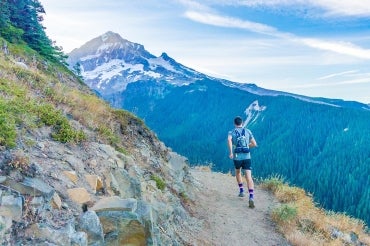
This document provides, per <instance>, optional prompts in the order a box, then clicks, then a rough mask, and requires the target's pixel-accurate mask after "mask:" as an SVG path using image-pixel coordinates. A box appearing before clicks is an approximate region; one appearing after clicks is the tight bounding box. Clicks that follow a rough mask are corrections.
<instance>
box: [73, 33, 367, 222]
mask: <svg viewBox="0 0 370 246" xmlns="http://www.w3.org/2000/svg"><path fill="white" fill-rule="evenodd" d="M68 62H69V64H70V65H71V68H72V67H74V68H75V69H76V68H77V67H78V68H79V69H78V70H77V71H80V73H81V76H82V77H83V78H84V81H85V82H86V84H88V85H89V87H90V88H92V89H93V90H95V91H96V92H97V93H98V94H99V95H100V96H101V97H102V98H104V99H105V100H107V101H108V102H109V103H110V104H112V105H113V106H114V107H117V108H124V109H126V110H129V111H131V112H133V113H135V114H137V115H138V116H139V117H141V118H142V119H144V120H145V122H146V124H147V125H148V126H149V127H150V128H151V129H152V130H153V131H154V132H156V133H157V135H158V137H159V138H160V139H161V140H163V141H164V142H165V143H166V145H168V146H170V147H171V148H173V150H175V151H176V152H178V153H180V154H182V155H184V156H186V157H187V158H188V159H189V162H190V163H191V164H192V165H196V164H205V163H209V164H210V165H212V166H213V169H215V170H220V171H224V172H228V171H230V170H231V171H233V164H232V162H231V161H230V160H229V159H228V154H227V148H226V136H227V132H228V131H229V130H230V129H231V128H232V127H233V123H232V120H233V118H234V117H235V116H236V115H241V116H243V117H244V118H246V119H248V121H249V124H248V127H249V128H250V129H251V130H252V132H253V134H254V135H255V138H256V140H257V143H258V145H259V147H258V148H257V149H254V150H253V152H252V156H253V157H252V158H253V167H254V169H253V170H254V175H255V176H259V177H267V176H269V175H279V176H283V177H285V178H286V179H287V180H288V181H289V182H291V183H293V184H295V185H299V186H301V187H303V188H305V189H306V190H307V191H309V192H311V193H313V194H314V198H315V199H316V200H317V201H318V202H320V203H321V204H322V205H323V206H324V207H325V208H327V209H331V210H335V211H345V212H347V213H349V214H351V215H354V216H356V217H358V218H362V219H364V220H365V221H366V222H367V223H368V224H370V206H368V201H369V200H370V188H369V187H370V180H369V178H368V177H369V175H370V127H369V122H370V106H369V105H367V104H362V103H359V102H354V101H343V100H339V99H328V98H313V97H307V96H302V95H296V94H291V93H286V92H282V91H274V90H268V89H263V88H260V87H258V86H257V85H255V84H248V83H245V84H241V83H235V82H232V81H227V80H223V79H218V78H214V77H211V76H207V75H205V74H202V73H199V72H197V71H195V70H194V69H191V68H188V67H186V66H183V65H181V64H179V63H177V62H176V61H175V60H174V59H172V58H170V57H169V56H168V55H167V54H166V53H163V54H162V55H161V56H159V57H155V56H154V55H152V54H150V53H149V52H148V51H146V50H145V49H144V47H143V46H142V45H140V44H135V43H132V42H129V41H127V40H124V39H123V38H121V37H120V36H119V35H118V34H115V33H113V32H107V33H105V34H103V35H102V36H100V37H97V38H95V39H93V40H91V41H89V42H87V43H86V44H85V45H83V46H82V47H80V48H78V49H75V50H73V51H72V52H71V53H70V54H69V60H68Z"/></svg>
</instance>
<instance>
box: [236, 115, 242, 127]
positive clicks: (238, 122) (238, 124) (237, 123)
mask: <svg viewBox="0 0 370 246" xmlns="http://www.w3.org/2000/svg"><path fill="white" fill-rule="evenodd" d="M242 123H243V119H242V117H240V116H236V117H235V119H234V124H235V125H237V126H240V125H241V124H242Z"/></svg>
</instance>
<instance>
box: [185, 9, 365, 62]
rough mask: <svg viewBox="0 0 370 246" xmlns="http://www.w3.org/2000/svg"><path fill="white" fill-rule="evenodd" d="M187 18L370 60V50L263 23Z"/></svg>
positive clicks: (200, 15)
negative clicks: (279, 29) (288, 31)
mask: <svg viewBox="0 0 370 246" xmlns="http://www.w3.org/2000/svg"><path fill="white" fill-rule="evenodd" d="M185 17H186V18H189V19H191V20H193V21H195V22H199V23H203V24H207V25H213V26H219V27H228V28H239V29H243V30H247V31H250V32H255V33H259V34H264V35H269V36H273V37H276V38H283V39H286V40H289V41H292V42H298V43H300V44H303V45H306V46H309V47H311V48H315V49H320V50H325V51H331V52H335V53H338V54H344V55H349V56H353V57H357V58H361V59H370V50H369V49H364V48H361V47H358V46H356V45H354V44H352V43H348V42H346V43H345V42H332V41H326V40H320V39H313V38H305V37H299V36H296V35H294V34H292V33H286V32H280V31H278V30H277V29H276V28H274V27H272V26H269V25H265V24H262V23H257V22H252V21H248V20H241V19H238V18H233V17H229V16H222V15H218V14H213V13H209V12H201V11H191V10H190V11H186V12H185Z"/></svg>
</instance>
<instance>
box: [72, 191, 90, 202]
mask: <svg viewBox="0 0 370 246" xmlns="http://www.w3.org/2000/svg"><path fill="white" fill-rule="evenodd" d="M67 193H68V195H69V198H71V200H72V201H74V202H76V203H79V204H82V203H85V202H88V201H90V200H91V198H90V194H89V193H88V192H87V190H86V189H85V188H74V189H68V190H67Z"/></svg>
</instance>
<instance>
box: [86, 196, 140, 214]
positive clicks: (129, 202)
mask: <svg viewBox="0 0 370 246" xmlns="http://www.w3.org/2000/svg"><path fill="white" fill-rule="evenodd" d="M136 208H137V200H136V199H134V198H127V199H122V198H120V197H118V196H112V197H105V198H102V199H100V200H99V201H98V202H97V203H95V205H94V206H93V207H92V208H91V210H94V211H96V212H99V211H130V212H134V211H135V210H136Z"/></svg>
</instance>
